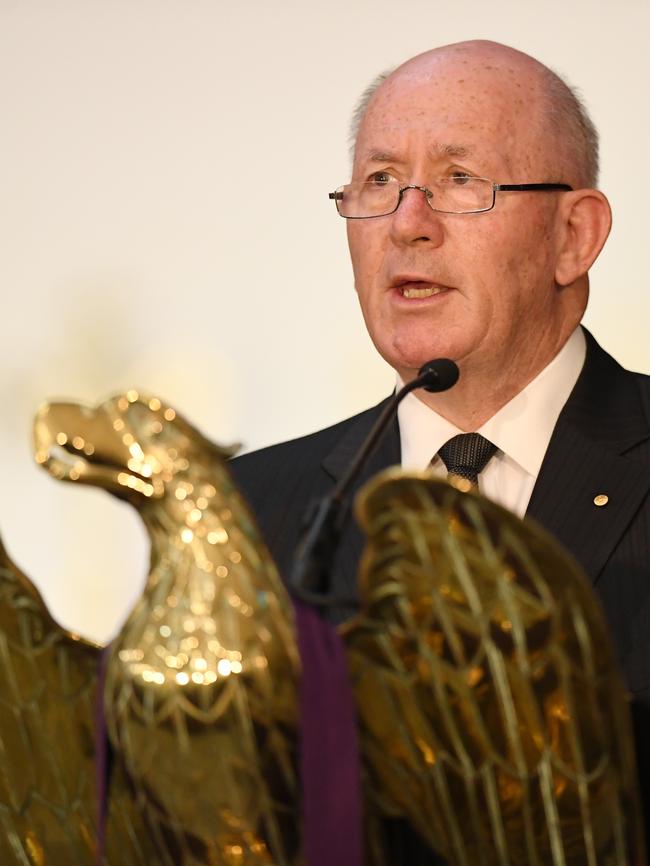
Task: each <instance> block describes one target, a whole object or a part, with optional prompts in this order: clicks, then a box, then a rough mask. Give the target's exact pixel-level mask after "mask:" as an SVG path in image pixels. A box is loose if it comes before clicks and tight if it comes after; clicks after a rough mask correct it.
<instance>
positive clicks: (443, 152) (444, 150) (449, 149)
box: [429, 144, 472, 159]
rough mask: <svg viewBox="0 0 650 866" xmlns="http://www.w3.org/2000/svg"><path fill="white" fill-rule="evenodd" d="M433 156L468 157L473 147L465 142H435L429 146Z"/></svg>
mask: <svg viewBox="0 0 650 866" xmlns="http://www.w3.org/2000/svg"><path fill="white" fill-rule="evenodd" d="M429 150H430V151H431V153H432V154H433V156H437V157H441V156H454V157H459V158H460V159H466V158H467V157H468V156H470V155H471V153H472V148H471V147H468V146H467V145H465V144H434V145H433V146H432V147H431V148H429Z"/></svg>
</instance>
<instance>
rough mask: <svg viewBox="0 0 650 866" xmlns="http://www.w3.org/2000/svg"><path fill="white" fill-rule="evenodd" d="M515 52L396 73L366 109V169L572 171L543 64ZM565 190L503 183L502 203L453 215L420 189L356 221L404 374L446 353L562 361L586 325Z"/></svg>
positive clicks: (428, 175) (479, 365)
mask: <svg viewBox="0 0 650 866" xmlns="http://www.w3.org/2000/svg"><path fill="white" fill-rule="evenodd" d="M510 65H511V66H512V67H513V68H508V66H509V64H508V63H503V64H502V65H501V66H500V67H499V66H498V67H496V68H495V66H494V65H491V64H490V61H489V60H485V59H481V58H480V56H479V57H478V58H477V57H475V56H472V55H471V54H470V55H463V54H460V55H457V56H452V57H451V58H449V57H447V58H441V59H433V60H432V59H431V58H429V59H428V60H427V61H426V62H419V63H418V61H415V62H414V63H412V64H411V65H410V66H408V67H407V68H406V69H405V70H402V71H400V72H398V73H396V74H395V75H394V76H393V77H392V78H391V79H389V80H388V81H387V82H386V83H385V84H384V85H382V87H381V88H380V89H379V91H378V92H377V93H376V95H375V97H374V98H373V100H372V101H371V103H370V106H369V108H368V110H367V112H366V115H365V117H364V119H363V122H362V125H361V129H360V131H359V137H358V140H357V146H356V153H355V161H354V169H353V179H354V180H357V181H361V180H369V179H371V178H372V177H373V176H374V174H375V173H376V172H382V173H386V174H388V175H390V176H392V177H394V178H397V180H399V182H400V185H402V186H404V185H407V184H414V185H418V186H429V185H430V184H431V182H432V181H433V180H434V179H436V178H441V177H450V176H453V175H456V174H461V175H463V174H469V175H475V176H478V177H485V178H489V179H490V180H492V181H495V182H496V183H531V182H555V181H565V182H570V180H569V181H567V178H565V177H562V176H561V174H562V172H561V170H560V167H559V164H555V163H554V161H553V154H554V150H553V143H552V141H549V138H550V136H549V133H548V131H547V130H546V129H545V128H544V126H543V123H542V121H541V119H540V117H541V112H540V110H539V106H540V103H541V100H542V97H541V95H540V87H539V84H538V81H537V78H536V76H535V74H534V72H533V71H530V70H526V69H525V68H524V69H518V68H516V67H515V66H514V64H510ZM527 76H528V77H527ZM561 195H562V193H556V192H542V193H540V192H524V193H522V192H503V193H497V201H496V205H495V208H494V209H493V210H491V211H489V212H486V213H479V214H463V215H453V214H441V213H436V212H434V211H433V210H432V209H431V208H430V207H429V205H428V204H427V202H426V200H425V196H424V194H423V193H422V192H420V191H418V190H409V191H407V192H405V194H404V196H403V198H402V201H401V204H400V206H399V208H398V210H397V212H396V213H394V214H392V215H389V216H385V217H378V218H374V219H366V220H348V224H347V227H348V242H349V246H350V252H351V256H352V265H353V269H354V277H355V286H356V290H357V292H358V295H359V301H360V303H361V308H362V311H363V315H364V318H365V321H366V326H367V328H368V331H369V333H370V336H371V338H372V340H373V342H374V343H375V346H376V347H377V350H378V351H379V353H380V354H381V355H382V356H383V357H384V358H385V360H386V361H388V363H389V364H390V365H391V366H393V367H394V368H395V369H396V370H398V371H399V372H400V374H401V375H402V377H403V378H406V379H408V378H410V377H412V375H413V370H417V369H418V368H419V367H420V366H421V365H422V364H423V363H424V362H425V361H428V360H430V359H431V358H436V357H448V358H452V359H454V360H456V361H458V362H460V364H461V371H463V369H464V370H467V369H469V368H470V367H471V369H472V370H483V371H484V372H485V371H489V370H494V371H495V372H500V371H501V370H503V368H504V367H505V368H507V367H508V365H510V364H514V363H517V364H519V365H522V362H523V366H524V367H530V368H531V369H534V368H535V365H536V359H541V360H542V361H543V363H542V364H541V365H542V366H543V365H544V363H546V361H548V360H550V357H552V355H553V354H554V353H555V351H557V349H558V348H559V346H561V344H562V342H563V341H564V340H565V339H566V338H567V337H568V335H569V333H570V332H571V330H572V329H573V327H575V324H576V322H570V323H567V321H566V318H567V317H566V314H565V309H564V305H563V299H562V291H563V290H562V289H560V288H558V286H557V285H556V283H555V262H556V257H557V249H558V230H557V225H556V223H557V219H556V217H557V211H558V206H559V201H560V196H561ZM434 203H435V201H434ZM569 325H570V327H569V330H568V332H567V333H564V331H566V330H567V327H568V326H569ZM558 344H559V345H558ZM549 353H550V357H547V356H548V355H549ZM538 366H539V365H538Z"/></svg>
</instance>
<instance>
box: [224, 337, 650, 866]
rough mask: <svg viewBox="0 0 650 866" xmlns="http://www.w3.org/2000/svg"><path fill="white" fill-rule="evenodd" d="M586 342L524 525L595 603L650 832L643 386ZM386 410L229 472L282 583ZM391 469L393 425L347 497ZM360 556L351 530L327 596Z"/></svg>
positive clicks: (649, 588)
mask: <svg viewBox="0 0 650 866" xmlns="http://www.w3.org/2000/svg"><path fill="white" fill-rule="evenodd" d="M586 336H587V356H586V360H585V365H584V368H583V370H582V372H581V374H580V377H579V378H578V381H577V383H576V385H575V388H574V389H573V391H572V393H571V395H570V397H569V399H568V401H567V403H566V405H565V406H564V408H563V410H562V412H561V414H560V417H559V419H558V422H557V425H556V427H555V430H554V432H553V436H552V438H551V441H550V443H549V447H548V450H547V452H546V456H545V458H544V461H543V464H542V467H541V470H540V474H539V476H538V479H537V482H536V484H535V488H534V490H533V494H532V498H531V500H530V504H529V506H528V511H527V514H526V518H527V519H528V518H533V519H535V520H536V521H538V522H539V523H541V524H542V525H543V526H544V527H545V528H546V529H547V530H549V531H550V532H551V533H552V534H553V535H554V536H555V537H556V538H557V539H558V540H559V541H560V542H561V543H562V544H563V545H564V547H565V548H566V549H567V550H568V551H570V553H572V554H573V556H574V557H575V558H576V559H577V560H578V562H579V563H580V564H581V565H582V567H583V569H584V570H585V572H586V573H587V575H588V576H589V577H590V579H591V580H592V582H593V584H594V589H595V591H596V593H597V594H598V596H599V597H600V599H601V602H602V604H603V607H604V610H605V613H606V616H607V618H608V620H609V624H610V627H611V630H612V636H613V639H614V645H615V647H616V652H617V655H618V659H619V662H620V666H621V670H622V672H623V676H624V679H625V682H626V684H627V687H628V689H629V691H630V693H631V695H632V697H633V715H634V723H635V729H636V736H637V752H638V763H639V776H640V782H641V786H642V788H643V789H644V790H643V799H644V802H645V805H646V827H650V497H649V495H648V494H649V492H650V377H648V376H644V375H641V374H638V373H631V372H629V371H627V370H624V369H623V368H622V367H621V366H620V365H619V364H618V363H617V362H616V361H615V360H614V359H613V358H612V357H611V356H609V355H608V354H607V353H606V352H604V351H603V350H602V349H601V348H600V347H599V346H598V344H597V343H596V341H595V340H594V339H593V337H591V335H590V334H588V333H587V334H586ZM384 404H385V401H384V403H380V404H379V405H378V406H375V407H374V408H372V409H369V410H367V411H366V412H362V413H361V414H360V415H356V416H355V417H353V418H350V419H348V420H346V421H342V422H341V423H340V424H336V425H334V426H333V427H329V428H327V429H326V430H322V431H319V432H318V433H314V434H312V435H311V436H305V437H302V438H300V439H296V440H293V441H291V442H286V443H282V444H280V445H274V446H272V447H270V448H265V449H263V450H261V451H257V452H254V453H252V454H247V455H244V456H243V457H240V458H238V459H236V460H234V461H233V462H232V464H231V465H232V469H233V472H234V475H235V478H236V480H237V482H238V484H239V485H240V487H241V489H242V490H243V492H244V494H245V496H246V497H247V499H248V501H249V502H250V504H251V505H252V507H253V510H254V511H255V513H256V515H257V518H258V522H259V525H260V528H261V531H262V534H263V536H264V537H265V539H266V541H267V543H268V545H269V548H270V550H271V552H272V554H273V556H274V557H275V560H276V562H277V563H278V566H279V568H280V573H281V574H283V575H285V576H286V575H287V574H288V573H289V569H290V565H291V560H292V555H293V551H294V550H295V546H296V543H297V540H298V537H299V534H300V527H301V520H302V518H303V515H304V514H305V512H306V510H307V508H308V506H309V504H310V503H311V502H312V501H313V500H314V499H315V498H318V497H320V496H322V495H323V494H325V493H326V492H327V491H328V490H330V489H331V487H332V485H333V484H334V483H335V481H336V480H337V479H338V478H339V477H340V476H341V474H342V472H343V471H344V470H345V469H346V468H347V467H348V466H349V464H350V462H351V460H352V458H353V456H354V455H355V454H356V452H357V450H358V449H359V447H360V446H361V443H362V442H363V440H364V438H365V437H366V436H367V435H368V432H369V431H370V429H371V427H372V425H373V423H374V421H375V419H376V418H377V416H378V414H379V413H380V411H381V409H382V408H383V405H384ZM399 462H400V443H399V429H398V427H397V423H396V422H395V423H394V424H393V426H392V428H391V429H390V430H389V431H388V434H387V435H386V436H385V438H384V439H383V441H382V442H381V443H380V445H379V446H378V448H377V450H376V451H375V453H374V454H373V455H372V457H371V459H370V461H369V463H368V465H367V466H366V468H365V470H364V472H363V474H362V477H361V479H360V480H359V482H358V483H357V484H356V489H359V487H360V486H362V485H363V483H364V482H365V481H366V480H368V479H369V478H370V477H371V476H372V475H374V474H375V473H376V472H378V471H380V470H381V469H383V468H385V467H387V466H390V465H393V464H399ZM599 494H605V495H606V496H607V497H608V502H607V504H606V505H604V506H600V507H598V506H597V505H595V503H594V498H595V497H596V496H598V495H599ZM362 547H363V538H362V535H361V532H360V530H359V529H358V527H357V525H356V523H355V522H354V521H353V520H350V521H348V524H347V526H346V528H345V531H344V533H343V536H342V538H341V543H340V546H339V549H338V552H337V555H336V559H335V563H334V569H333V574H332V586H331V591H332V592H334V593H336V594H341V595H353V596H354V595H355V593H356V570H357V562H358V559H359V555H360V553H361V550H362ZM352 612H353V609H352V608H349V607H348V608H346V607H340V606H339V607H337V608H335V609H334V610H333V611H332V613H331V616H332V617H333V618H334V619H335V620H336V621H340V620H342V619H346V618H347V617H348V616H349V615H350V614H351V613H352ZM405 844H406V843H405ZM400 859H402V858H400ZM416 860H417V862H418V863H419V862H425V861H424V860H422V859H421V858H416V857H415V856H413V855H411V859H410V860H409V859H405V858H404V859H403V862H404V863H407V862H408V863H410V864H413V866H415V863H416ZM394 862H395V864H397V862H398V861H397V860H395V861H394ZM426 862H431V861H426Z"/></svg>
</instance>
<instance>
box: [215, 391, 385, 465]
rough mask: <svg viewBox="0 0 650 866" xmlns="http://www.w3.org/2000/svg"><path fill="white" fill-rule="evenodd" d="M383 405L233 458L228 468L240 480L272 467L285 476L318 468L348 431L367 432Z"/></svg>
mask: <svg viewBox="0 0 650 866" xmlns="http://www.w3.org/2000/svg"><path fill="white" fill-rule="evenodd" d="M385 403H386V400H383V401H382V402H381V403H379V404H377V405H376V406H373V407H371V408H370V409H366V410H364V411H363V412H359V413H358V414H357V415H353V416H352V417H350V418H345V419H344V420H343V421H339V422H338V423H336V424H332V425H331V426H330V427H325V428H324V429H322V430H317V431H316V432H315V433H309V434H307V435H306V436H299V437H298V438H296V439H290V440H288V441H286V442H279V443H277V444H275V445H269V446H267V447H265V448H260V449H258V450H256V451H250V452H249V453H248V454H242V455H241V457H234V458H233V459H232V460H231V461H230V468H231V470H232V471H233V473H234V474H235V477H237V478H238V479H240V478H247V477H249V476H254V475H257V474H258V473H259V472H262V473H263V474H267V473H268V471H269V469H271V468H273V469H274V471H283V470H284V471H285V472H286V473H287V474H294V473H295V472H296V471H298V470H299V469H302V468H305V467H306V466H307V465H309V464H317V465H320V463H321V461H322V460H323V459H324V458H325V457H326V456H327V455H328V454H329V453H330V451H331V450H332V449H333V448H334V447H335V445H336V444H337V442H339V441H340V440H341V438H342V437H343V436H345V435H346V433H347V432H348V430H350V429H352V428H353V427H357V426H359V427H362V428H367V429H368V430H370V428H371V426H372V424H373V423H374V421H375V419H376V417H377V416H378V415H379V414H380V412H381V410H382V408H383V406H384V405H385Z"/></svg>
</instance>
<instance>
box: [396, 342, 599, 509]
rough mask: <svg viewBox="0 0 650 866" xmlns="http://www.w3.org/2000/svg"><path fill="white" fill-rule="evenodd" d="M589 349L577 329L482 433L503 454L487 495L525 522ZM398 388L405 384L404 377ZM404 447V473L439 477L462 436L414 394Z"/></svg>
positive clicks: (407, 406) (489, 471) (404, 419)
mask: <svg viewBox="0 0 650 866" xmlns="http://www.w3.org/2000/svg"><path fill="white" fill-rule="evenodd" d="M586 350H587V344H586V340H585V336H584V334H583V333H582V329H581V328H576V330H575V331H574V332H573V334H572V335H571V336H570V337H569V339H568V341H567V342H566V343H565V345H564V346H563V347H562V349H561V350H560V351H559V352H558V354H557V355H556V356H555V358H553V360H552V361H551V363H550V364H548V366H546V367H545V368H544V369H543V370H542V372H541V373H539V374H538V375H537V376H536V377H535V378H534V379H533V381H532V382H530V383H529V384H528V385H527V386H526V387H525V388H524V390H523V391H520V392H519V394H517V395H516V396H515V397H513V398H512V400H510V402H509V403H506V405H505V406H503V407H502V408H501V409H499V411H498V412H497V413H496V415H493V416H492V417H491V418H490V419H489V420H488V421H486V422H485V424H483V426H482V427H479V429H478V430H477V431H476V432H477V433H480V434H481V435H482V436H485V438H486V439H489V440H490V442H492V443H494V445H496V446H497V449H498V450H497V452H496V454H495V455H494V456H493V457H492V459H491V460H490V462H489V463H488V465H487V466H486V467H485V469H484V470H483V472H482V473H481V474H480V476H479V488H480V490H481V492H482V493H483V494H484V495H485V496H488V497H489V498H490V499H493V500H494V501H495V502H498V503H499V504H500V505H503V506H504V507H505V508H508V509H509V510H510V511H513V512H514V513H515V514H518V515H519V516H520V517H523V516H524V513H525V511H526V508H527V507H528V502H529V500H530V497H531V494H532V492H533V487H534V485H535V481H536V480H537V476H538V475H539V470H540V467H541V465H542V460H543V459H544V455H545V454H546V449H547V448H548V444H549V442H550V440H551V434H552V433H553V428H554V427H555V424H556V422H557V419H558V416H559V414H560V412H561V410H562V407H563V406H564V404H565V403H566V401H567V399H568V397H569V394H570V393H571V391H572V390H573V386H574V385H575V383H576V380H577V379H578V376H579V375H580V371H581V370H582V366H583V364H584V361H585V354H586ZM397 384H398V388H400V387H401V386H402V382H401V380H400V379H399V377H398V383H397ZM397 418H398V422H399V431H400V439H401V445H402V467H403V468H404V469H425V468H426V467H427V466H428V465H429V464H431V468H432V469H433V471H434V472H435V473H437V474H440V475H442V476H443V477H445V476H446V474H447V470H446V468H445V466H444V464H443V462H442V460H441V459H440V458H439V457H438V456H437V452H438V450H439V449H440V448H441V447H442V446H443V445H444V444H445V442H447V441H448V440H449V439H451V438H452V436H456V435H457V434H458V433H463V432H465V431H463V430H459V429H458V427H455V426H454V425H453V424H451V423H450V422H449V421H447V420H446V419H445V418H443V417H442V416H441V415H438V414H437V413H436V412H434V411H433V409H430V408H429V407H428V406H426V405H425V404H424V403H423V402H422V401H421V400H419V399H418V398H417V397H416V396H415V394H414V393H411V394H409V395H408V396H407V397H405V398H404V400H402V402H401V403H400V406H399V408H398V410H397Z"/></svg>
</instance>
